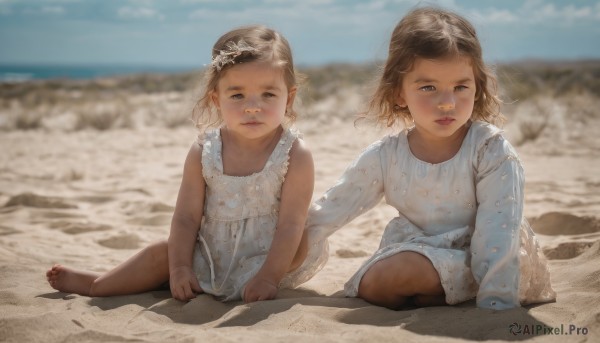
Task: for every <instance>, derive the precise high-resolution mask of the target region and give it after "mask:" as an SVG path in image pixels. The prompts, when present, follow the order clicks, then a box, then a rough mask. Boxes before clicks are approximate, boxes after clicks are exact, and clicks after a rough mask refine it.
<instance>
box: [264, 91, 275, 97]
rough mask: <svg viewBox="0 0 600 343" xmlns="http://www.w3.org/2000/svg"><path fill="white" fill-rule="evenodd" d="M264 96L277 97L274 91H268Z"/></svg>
mask: <svg viewBox="0 0 600 343" xmlns="http://www.w3.org/2000/svg"><path fill="white" fill-rule="evenodd" d="M263 96H264V97H265V98H273V97H275V96H276V95H275V94H273V93H269V92H267V93H264V94H263Z"/></svg>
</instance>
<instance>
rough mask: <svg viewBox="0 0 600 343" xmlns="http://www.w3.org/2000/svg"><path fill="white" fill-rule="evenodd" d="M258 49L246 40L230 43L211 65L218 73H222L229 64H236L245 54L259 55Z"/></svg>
mask: <svg viewBox="0 0 600 343" xmlns="http://www.w3.org/2000/svg"><path fill="white" fill-rule="evenodd" d="M257 52H259V50H258V49H256V48H254V47H252V46H250V45H248V43H246V42H245V41H244V40H240V41H239V42H237V43H236V42H232V41H229V42H227V44H225V49H223V50H220V51H219V54H218V55H217V56H215V57H214V58H213V59H212V62H211V63H210V65H211V66H213V67H214V68H215V69H217V71H221V69H223V67H225V66H226V65H228V64H235V59H236V58H237V57H239V56H240V55H242V54H244V53H257Z"/></svg>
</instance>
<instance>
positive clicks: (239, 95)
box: [230, 94, 244, 100]
mask: <svg viewBox="0 0 600 343" xmlns="http://www.w3.org/2000/svg"><path fill="white" fill-rule="evenodd" d="M230 98H231V99H234V100H239V99H243V98H244V96H243V95H242V94H234V95H232V96H230Z"/></svg>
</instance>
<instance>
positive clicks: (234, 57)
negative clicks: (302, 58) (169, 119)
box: [192, 25, 301, 129]
mask: <svg viewBox="0 0 600 343" xmlns="http://www.w3.org/2000/svg"><path fill="white" fill-rule="evenodd" d="M253 61H271V62H273V63H275V65H277V66H279V67H281V68H282V70H283V74H284V80H285V83H286V86H287V87H288V89H291V88H293V87H296V86H298V84H299V82H300V80H301V76H300V75H299V74H298V73H297V72H296V70H295V68H294V61H293V58H292V49H291V48H290V45H289V43H288V41H287V40H286V39H285V37H283V36H282V35H281V34H279V33H278V32H276V31H275V30H273V29H270V28H268V27H265V26H262V25H252V26H244V27H239V28H236V29H233V30H231V31H229V32H227V33H225V34H224V35H222V36H221V37H220V38H219V39H218V40H217V42H216V43H215V45H214V46H213V48H212V63H211V64H210V65H209V66H208V67H207V69H206V71H205V72H204V84H203V89H202V92H201V95H200V99H199V100H198V101H197V102H196V105H195V106H194V109H193V110H192V119H193V120H194V122H195V123H196V126H197V127H198V128H200V129H206V128H209V127H216V126H218V125H220V124H221V123H222V119H221V117H220V115H219V113H218V111H217V109H216V108H215V106H214V104H213V102H212V100H211V96H210V95H211V92H213V91H214V90H215V89H216V87H217V84H218V82H219V80H220V78H221V76H222V75H223V73H225V72H226V71H227V70H228V69H229V68H231V67H232V66H234V65H235V64H238V63H247V62H253ZM286 117H287V118H288V120H289V121H290V122H294V121H295V120H296V111H295V110H294V107H293V105H292V106H291V107H290V110H289V111H287V112H286Z"/></svg>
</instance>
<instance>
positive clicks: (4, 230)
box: [0, 225, 23, 236]
mask: <svg viewBox="0 0 600 343" xmlns="http://www.w3.org/2000/svg"><path fill="white" fill-rule="evenodd" d="M21 232H23V231H19V230H17V229H13V228H12V227H8V226H2V225H0V236H8V235H13V234H15V233H21Z"/></svg>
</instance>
